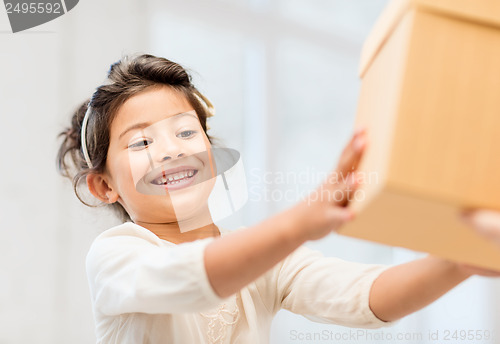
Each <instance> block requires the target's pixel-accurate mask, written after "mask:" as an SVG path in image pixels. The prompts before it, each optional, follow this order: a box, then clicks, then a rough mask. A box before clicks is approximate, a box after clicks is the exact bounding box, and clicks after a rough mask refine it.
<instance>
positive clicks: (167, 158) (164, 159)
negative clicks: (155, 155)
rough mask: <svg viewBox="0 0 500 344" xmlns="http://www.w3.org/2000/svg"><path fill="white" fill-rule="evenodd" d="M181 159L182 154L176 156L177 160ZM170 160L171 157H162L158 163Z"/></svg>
mask: <svg viewBox="0 0 500 344" xmlns="http://www.w3.org/2000/svg"><path fill="white" fill-rule="evenodd" d="M182 157H184V153H179V154H177V158H182ZM171 159H172V156H170V155H164V156H163V158H162V159H161V160H160V162H164V161H167V160H171Z"/></svg>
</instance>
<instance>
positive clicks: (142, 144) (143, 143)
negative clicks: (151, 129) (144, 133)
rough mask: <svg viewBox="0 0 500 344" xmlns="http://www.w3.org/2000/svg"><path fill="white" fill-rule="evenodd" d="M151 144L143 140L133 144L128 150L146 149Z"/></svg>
mask: <svg viewBox="0 0 500 344" xmlns="http://www.w3.org/2000/svg"><path fill="white" fill-rule="evenodd" d="M150 144H151V141H149V140H148V139H141V140H139V141H137V142H135V143H132V144H130V145H129V146H128V148H131V149H141V148H145V147H147V146H149V145H150Z"/></svg>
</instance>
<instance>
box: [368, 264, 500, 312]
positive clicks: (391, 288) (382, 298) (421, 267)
mask: <svg viewBox="0 0 500 344" xmlns="http://www.w3.org/2000/svg"><path fill="white" fill-rule="evenodd" d="M472 275H480V276H489V277H499V276H500V273H499V272H496V271H490V270H484V269H481V268H476V267H471V266H467V265H464V264H459V263H454V262H450V261H447V260H444V259H442V258H438V257H435V256H428V257H426V258H422V259H419V260H416V261H413V262H409V263H406V264H402V265H398V266H394V267H392V268H390V269H388V270H386V271H384V272H382V273H381V274H380V276H379V277H378V278H377V279H376V280H375V282H374V283H373V285H372V288H371V291H370V308H371V310H372V312H373V313H374V314H375V315H376V316H377V317H378V318H379V319H381V320H384V321H394V320H397V319H400V318H402V317H404V316H406V315H408V314H411V313H413V312H415V311H417V310H419V309H421V308H423V307H425V306H427V305H428V304H430V303H432V302H433V301H435V300H437V299H438V298H439V297H441V296H442V295H443V294H445V293H446V292H448V291H449V290H450V289H452V288H453V287H455V286H457V285H458V284H460V283H461V282H463V281H464V280H466V279H467V278H469V277H470V276H472Z"/></svg>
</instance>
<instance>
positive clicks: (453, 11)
mask: <svg viewBox="0 0 500 344" xmlns="http://www.w3.org/2000/svg"><path fill="white" fill-rule="evenodd" d="M412 2H413V3H414V4H415V5H416V6H418V7H422V8H425V9H428V10H431V11H436V12H441V13H442V14H446V15H450V16H456V17H460V18H462V19H466V20H472V21H477V22H481V23H484V24H486V25H494V26H500V1H498V0H412Z"/></svg>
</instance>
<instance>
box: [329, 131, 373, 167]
mask: <svg viewBox="0 0 500 344" xmlns="http://www.w3.org/2000/svg"><path fill="white" fill-rule="evenodd" d="M365 146H366V130H365V129H363V128H361V129H358V130H356V132H355V134H354V135H353V137H352V138H351V140H350V141H349V143H348V144H347V146H346V147H345V148H344V150H343V151H342V154H341V156H340V159H339V162H338V165H337V168H336V173H338V174H340V175H341V176H347V175H348V174H349V173H350V172H352V171H355V170H356V169H357V168H358V165H359V162H360V160H361V157H362V155H363V151H364V148H365Z"/></svg>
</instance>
